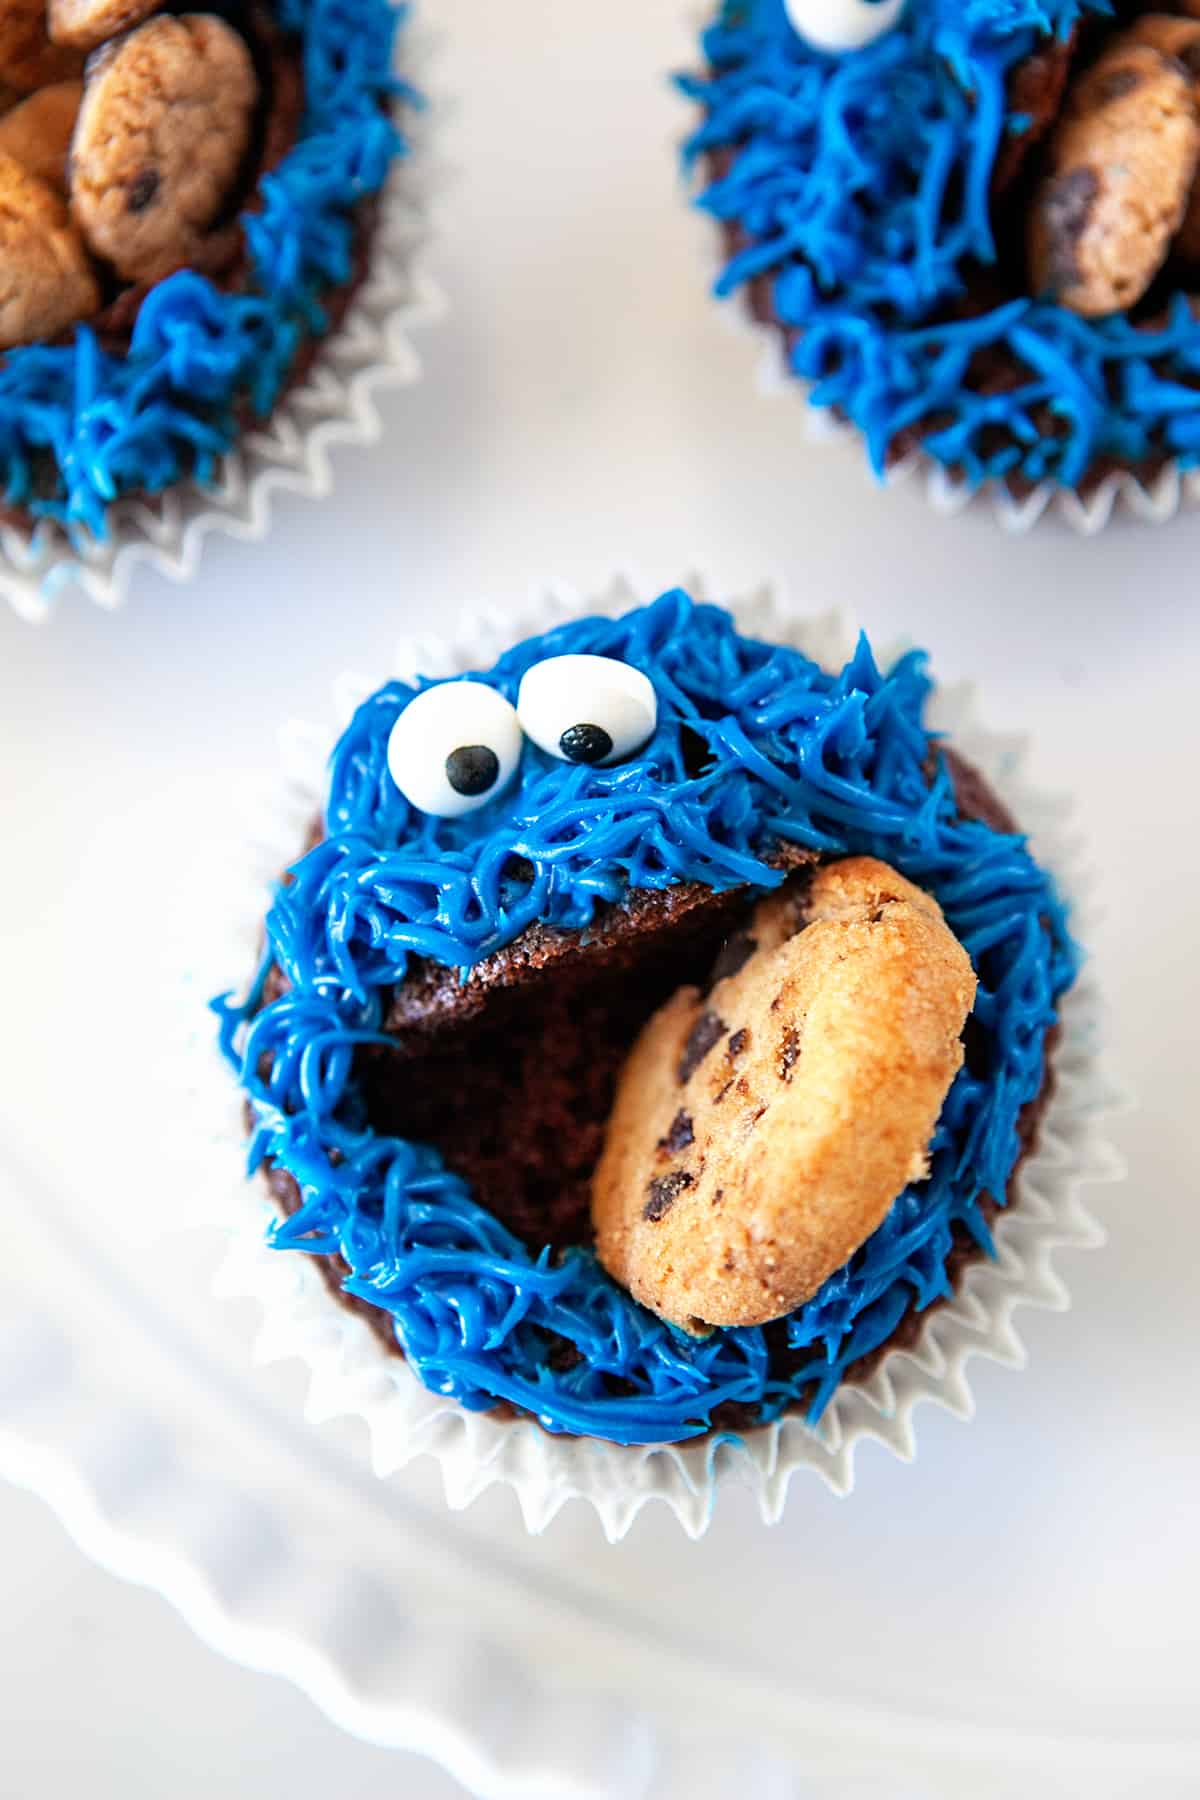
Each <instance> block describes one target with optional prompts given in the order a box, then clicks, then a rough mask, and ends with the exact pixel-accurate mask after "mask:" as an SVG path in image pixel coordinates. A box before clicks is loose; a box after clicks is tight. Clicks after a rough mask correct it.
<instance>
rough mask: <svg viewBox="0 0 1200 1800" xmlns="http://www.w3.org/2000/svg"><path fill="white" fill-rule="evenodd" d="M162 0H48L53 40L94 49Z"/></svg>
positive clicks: (155, 6) (126, 28)
mask: <svg viewBox="0 0 1200 1800" xmlns="http://www.w3.org/2000/svg"><path fill="white" fill-rule="evenodd" d="M158 5H159V0H48V3H47V6H46V22H47V26H48V29H49V32H50V37H51V40H52V41H53V42H54V43H56V44H69V45H70V46H71V47H72V48H73V49H76V50H94V49H95V48H96V46H97V44H106V43H107V42H108V41H109V39H110V38H115V37H119V36H120V34H121V33H122V32H123V31H128V30H129V29H130V28H131V27H132V26H134V25H140V24H141V22H142V20H143V19H148V18H149V17H150V15H151V13H153V12H157V11H158Z"/></svg>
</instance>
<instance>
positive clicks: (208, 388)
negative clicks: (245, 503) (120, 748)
mask: <svg viewBox="0 0 1200 1800" xmlns="http://www.w3.org/2000/svg"><path fill="white" fill-rule="evenodd" d="M27 11H28V9H27ZM23 16H24V15H23ZM398 17H399V14H398V12H397V10H396V9H395V8H393V7H392V6H391V5H390V4H389V3H388V0H352V3H351V4H350V5H349V6H338V7H329V6H325V5H315V6H307V5H295V4H292V0H262V3H261V4H258V5H256V6H254V7H240V6H239V7H225V6H223V5H217V6H214V7H209V8H207V9H205V8H197V9H196V10H194V11H185V10H182V9H181V10H180V11H179V12H161V11H157V10H156V9H155V8H154V6H153V5H152V4H148V3H145V0H119V3H118V0H51V3H50V5H49V8H48V10H47V9H44V8H35V9H33V12H32V13H30V16H29V17H28V18H26V19H25V21H24V23H25V27H26V30H25V34H24V35H23V36H22V37H21V38H20V42H19V43H18V42H17V40H16V39H14V40H13V41H12V43H11V44H9V43H8V42H7V40H6V39H5V38H4V37H3V35H0V84H3V83H5V82H7V83H8V84H9V88H10V92H9V96H8V101H9V104H8V110H7V111H5V112H3V115H2V116H0V186H2V187H3V189H4V193H5V206H4V222H3V232H4V235H5V268H6V276H5V283H4V292H3V294H2V295H0V443H2V446H3V451H2V454H3V513H2V515H0V529H2V531H3V548H4V563H3V565H0V580H3V582H4V584H5V585H6V586H7V587H8V588H9V590H10V593H12V594H13V597H14V598H15V599H17V600H18V602H19V601H20V600H21V599H22V597H24V598H25V600H26V601H27V602H29V605H30V609H31V610H32V609H33V604H32V602H30V597H29V591H28V590H29V587H30V583H31V581H32V582H33V583H34V587H35V590H36V587H37V586H41V587H42V588H43V589H45V588H49V587H52V586H54V585H56V584H58V583H60V582H62V581H64V580H67V579H70V577H71V576H73V575H74V576H78V575H79V571H80V569H83V570H84V571H85V572H86V571H87V570H88V569H89V568H94V567H95V566H96V565H97V564H103V563H104V561H105V550H104V546H106V545H108V544H109V543H110V541H111V540H112V539H113V537H114V534H115V535H116V536H117V537H118V538H120V527H119V521H120V520H121V519H123V518H128V517H131V516H133V513H134V512H135V511H136V508H134V507H132V506H131V505H130V504H127V503H133V502H136V503H138V504H139V505H140V506H141V509H142V512H143V513H144V514H145V513H148V514H149V516H150V519H151V527H150V528H149V535H153V534H154V526H155V524H157V530H158V536H159V537H160V539H163V540H165V541H166V542H167V545H168V547H169V548H172V549H175V550H176V551H178V550H179V548H180V546H179V545H178V544H176V543H174V542H173V541H171V540H172V532H171V530H170V524H171V511H170V507H169V506H167V505H166V503H165V500H164V497H166V496H177V495H179V494H180V493H181V492H182V491H186V492H187V493H189V494H196V493H200V494H208V495H209V496H211V497H212V498H213V504H214V505H219V504H220V502H221V499H222V498H223V495H222V492H221V490H222V489H223V488H224V489H226V490H227V489H228V487H229V486H230V482H229V478H228V469H227V467H226V463H225V458H226V457H227V454H228V453H229V452H230V450H231V449H232V448H233V447H234V446H236V445H237V444H238V443H239V441H240V440H241V439H242V437H243V436H244V434H246V433H247V432H248V431H250V430H251V429H254V430H262V429H263V428H264V427H268V422H269V421H270V420H271V418H272V415H273V413H274V412H275V409H276V408H277V407H278V406H279V405H280V404H281V402H282V401H283V400H284V399H286V397H287V396H288V394H289V392H290V391H291V389H292V388H293V387H294V385H295V384H297V383H298V382H301V381H303V379H304V378H305V376H306V374H307V372H308V370H309V367H310V365H311V363H312V361H313V359H314V356H315V354H316V353H317V351H318V349H319V347H320V345H321V343H322V340H323V339H324V338H325V337H326V336H327V335H328V334H329V333H330V332H331V331H332V330H334V329H336V328H337V327H338V326H339V324H340V323H341V321H342V319H343V318H344V316H345V315H346V313H347V310H348V308H349V307H350V305H351V303H352V302H353V301H354V299H355V297H356V295H357V293H358V290H359V288H360V286H361V284H362V282H363V280H364V277H365V275H366V273H367V271H368V269H369V267H370V265H371V261H372V251H373V245H374V237H375V229H376V222H377V215H378V196H379V194H380V192H381V190H382V188H383V186H384V183H385V181H386V179H387V177H388V174H389V171H390V169H391V168H392V165H393V164H394V162H395V161H396V159H397V158H398V157H399V156H400V155H401V154H402V153H403V151H404V149H405V140H404V138H403V136H402V134H401V125H402V123H403V119H402V112H403V109H404V107H405V106H408V107H409V109H410V111H411V107H412V104H413V101H414V97H413V96H412V94H411V93H410V92H409V91H408V90H407V89H405V88H403V87H402V86H401V85H400V84H399V82H398V81H397V80H396V78H395V76H394V75H393V41H394V35H395V28H396V24H397V19H398ZM35 29H36V32H37V34H38V37H39V41H40V42H42V43H44V45H45V46H46V47H47V58H48V60H47V61H46V62H45V67H44V75H45V79H44V80H43V79H34V78H32V77H30V76H28V71H29V68H30V64H29V55H28V43H27V38H28V33H29V32H31V31H34V30H35ZM351 46H352V47H353V54H350V50H351ZM51 53H52V54H51ZM64 59H66V62H64ZM67 64H69V67H68V66H67ZM20 71H24V72H25V73H24V74H23V75H22V79H21V82H20V86H19V91H18V90H17V88H16V86H15V85H14V81H15V75H16V73H18V72H20ZM123 503H126V504H123ZM35 578H36V579H35Z"/></svg>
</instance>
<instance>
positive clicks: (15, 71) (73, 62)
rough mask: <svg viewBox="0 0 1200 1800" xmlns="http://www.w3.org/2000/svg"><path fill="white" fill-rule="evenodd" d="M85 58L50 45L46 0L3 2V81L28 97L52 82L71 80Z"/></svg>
mask: <svg viewBox="0 0 1200 1800" xmlns="http://www.w3.org/2000/svg"><path fill="white" fill-rule="evenodd" d="M82 71H83V57H82V55H81V54H80V53H79V51H78V50H69V49H65V48H62V47H61V46H57V45H55V44H52V43H51V42H50V39H49V36H48V35H47V31H46V3H45V0H0V82H3V83H4V84H5V86H7V87H10V88H15V89H16V91H17V92H18V93H20V94H28V93H30V92H32V90H33V89H34V88H39V87H44V86H45V85H46V84H47V83H48V82H51V81H70V80H71V79H73V78H74V77H75V76H78V75H80V74H81V73H82Z"/></svg>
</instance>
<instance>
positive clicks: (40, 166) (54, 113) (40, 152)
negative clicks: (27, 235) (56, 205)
mask: <svg viewBox="0 0 1200 1800" xmlns="http://www.w3.org/2000/svg"><path fill="white" fill-rule="evenodd" d="M82 97H83V84H82V82H79V81H59V82H55V84H54V86H53V87H45V88H39V89H38V91H37V93H36V94H30V95H29V97H28V99H25V100H22V101H21V103H20V105H19V106H14V107H13V109H12V111H11V112H7V113H5V114H4V116H3V118H0V151H3V153H4V154H5V155H6V156H11V157H14V158H15V159H16V161H17V162H19V163H20V165H21V167H22V168H23V169H27V170H28V171H29V173H30V174H31V175H36V176H37V177H38V179H39V181H48V182H49V183H50V186H51V187H53V188H56V189H57V190H58V192H59V193H60V194H65V193H66V191H67V153H68V151H69V150H70V148H71V134H72V132H73V131H74V130H75V120H76V118H77V117H78V115H79V102H80V100H81V98H82Z"/></svg>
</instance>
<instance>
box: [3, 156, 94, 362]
mask: <svg viewBox="0 0 1200 1800" xmlns="http://www.w3.org/2000/svg"><path fill="white" fill-rule="evenodd" d="M99 304H100V290H99V288H98V287H97V285H96V278H95V276H94V275H93V273H92V267H91V264H90V263H89V261H88V258H87V252H86V251H85V249H84V247H83V241H82V239H81V238H80V236H79V233H78V231H77V230H76V228H75V226H74V224H73V223H72V220H71V216H70V214H69V213H68V211H67V208H66V203H65V201H64V200H63V199H62V197H61V195H59V194H56V193H55V191H54V189H53V188H52V187H50V186H49V185H48V183H46V182H44V181H39V180H38V179H37V177H36V176H34V175H30V174H29V173H28V171H27V170H26V169H23V168H22V167H21V164H20V163H19V162H17V161H16V160H15V158H13V157H11V156H4V155H2V154H0V349H3V350H11V349H12V348H13V346H14V345H15V344H25V343H29V342H32V341H33V340H34V339H43V338H52V337H54V336H56V335H57V333H58V332H60V331H65V330H66V328H67V326H68V325H74V324H75V323H76V322H77V321H78V320H79V319H85V318H87V317H88V316H89V315H90V314H92V313H94V312H95V311H96V309H97V307H98V306H99Z"/></svg>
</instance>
